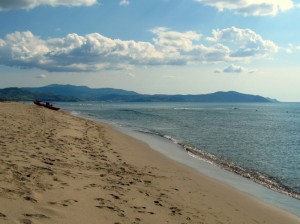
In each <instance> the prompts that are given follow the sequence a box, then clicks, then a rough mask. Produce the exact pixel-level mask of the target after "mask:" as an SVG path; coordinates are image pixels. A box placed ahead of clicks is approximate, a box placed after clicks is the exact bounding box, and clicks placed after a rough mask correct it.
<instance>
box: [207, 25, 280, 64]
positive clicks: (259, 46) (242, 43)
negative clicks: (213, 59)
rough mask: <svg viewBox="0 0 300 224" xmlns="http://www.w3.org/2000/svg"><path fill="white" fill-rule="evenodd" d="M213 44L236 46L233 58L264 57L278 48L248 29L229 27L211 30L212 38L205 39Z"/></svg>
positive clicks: (275, 51)
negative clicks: (225, 43) (232, 44)
mask: <svg viewBox="0 0 300 224" xmlns="http://www.w3.org/2000/svg"><path fill="white" fill-rule="evenodd" d="M207 40H209V41H213V42H231V43H234V44H235V45H236V47H237V48H236V49H235V51H234V52H233V53H232V54H231V57H233V58H247V57H248V58H249V57H258V56H261V57H264V56H268V55H272V54H274V53H277V52H278V49H279V48H278V46H277V45H276V44H275V43H273V42H272V41H270V40H264V39H263V38H262V37H261V36H260V35H259V34H257V33H255V32H254V31H253V30H250V29H239V28H236V27H231V28H227V29H222V30H219V29H217V30H213V37H209V38H207Z"/></svg>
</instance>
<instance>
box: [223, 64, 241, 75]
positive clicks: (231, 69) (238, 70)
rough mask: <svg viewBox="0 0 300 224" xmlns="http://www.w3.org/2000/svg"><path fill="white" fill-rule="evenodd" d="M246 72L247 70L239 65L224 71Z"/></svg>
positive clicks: (231, 66)
mask: <svg viewBox="0 0 300 224" xmlns="http://www.w3.org/2000/svg"><path fill="white" fill-rule="evenodd" d="M245 71H246V69H245V68H244V67H242V66H238V65H230V66H228V67H227V68H225V69H224V70H223V72H225V73H242V72H245Z"/></svg>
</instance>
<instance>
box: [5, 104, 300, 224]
mask: <svg viewBox="0 0 300 224" xmlns="http://www.w3.org/2000/svg"><path fill="white" fill-rule="evenodd" d="M0 105H1V107H0V114H1V116H0V122H1V127H3V129H2V130H1V132H0V133H1V137H2V138H1V140H0V146H1V148H3V150H2V154H1V155H0V160H1V163H0V164H1V182H0V187H1V188H0V190H1V191H0V220H1V222H3V223H67V224H68V223H99V221H100V222H101V221H102V223H153V222H157V223H167V222H170V223H243V222H245V223H249V224H250V223H272V224H273V223H278V224H279V223H290V224H292V223H299V222H300V219H299V217H296V216H294V215H292V214H289V213H287V212H285V211H283V210H281V209H278V208H276V207H273V206H270V205H267V204H265V203H263V202H261V201H259V200H258V199H255V198H253V197H252V196H250V195H247V194H245V193H242V192H239V191H238V190H236V189H233V188H232V187H230V186H228V185H226V184H223V183H221V182H219V181H215V180H213V179H212V178H210V177H207V176H205V175H203V174H200V173H198V172H197V171H195V170H193V169H192V168H190V167H187V166H185V165H182V164H180V163H178V162H176V161H173V160H172V159H169V158H167V157H165V156H163V155H162V154H161V153H159V152H156V151H155V150H153V149H152V148H150V147H149V146H148V145H147V144H146V143H144V142H142V141H140V140H138V139H135V138H133V137H130V136H128V135H125V134H124V133H121V132H119V131H116V130H114V129H113V127H111V126H109V125H106V124H102V123H99V122H95V121H90V120H88V119H83V118H79V117H75V116H72V115H70V114H69V113H66V112H64V111H59V112H56V111H50V110H47V109H45V108H39V107H36V106H33V105H25V104H20V103H0Z"/></svg>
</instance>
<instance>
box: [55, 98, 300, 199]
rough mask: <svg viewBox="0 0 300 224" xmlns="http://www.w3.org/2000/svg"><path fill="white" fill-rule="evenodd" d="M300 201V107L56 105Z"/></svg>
mask: <svg viewBox="0 0 300 224" xmlns="http://www.w3.org/2000/svg"><path fill="white" fill-rule="evenodd" d="M57 105H58V106H60V107H62V108H63V109H65V110H68V111H72V112H73V113H77V114H79V115H81V116H88V117H91V118H95V119H100V120H105V121H106V122H109V123H112V124H115V125H118V126H122V127H126V128H130V129H132V130H135V131H139V132H143V133H148V134H151V135H158V136H161V137H164V138H167V139H169V140H170V141H173V142H174V143H176V144H179V145H180V146H182V148H183V149H184V150H186V152H187V153H188V154H190V155H191V156H192V157H195V158H198V159H199V160H204V161H207V162H209V163H212V164H214V165H216V166H219V167H221V168H223V169H226V170H229V171H231V172H234V173H237V174H238V175H241V176H243V177H245V178H248V179H251V180H252V181H254V182H257V183H259V184H262V185H264V186H266V187H268V188H271V189H273V190H275V191H278V192H280V193H283V194H286V195H289V196H291V197H294V198H297V199H300V103H268V104H261V103H259V104H248V103H240V104H228V103H224V104H222V103H218V104H216V103H99V102H90V103H59V104H57Z"/></svg>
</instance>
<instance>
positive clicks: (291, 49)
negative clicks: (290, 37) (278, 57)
mask: <svg viewBox="0 0 300 224" xmlns="http://www.w3.org/2000/svg"><path fill="white" fill-rule="evenodd" d="M283 50H285V52H286V53H288V54H292V53H294V52H295V51H300V45H294V44H288V47H286V48H283Z"/></svg>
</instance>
